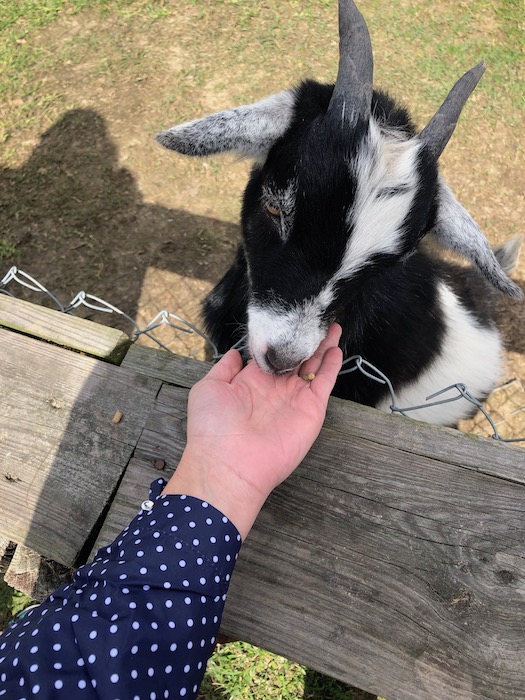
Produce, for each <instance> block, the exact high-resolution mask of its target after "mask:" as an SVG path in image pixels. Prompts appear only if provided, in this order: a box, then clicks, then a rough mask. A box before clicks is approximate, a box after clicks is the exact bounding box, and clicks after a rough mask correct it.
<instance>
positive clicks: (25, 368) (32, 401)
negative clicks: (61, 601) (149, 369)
mask: <svg viewBox="0 0 525 700" xmlns="http://www.w3.org/2000/svg"><path fill="white" fill-rule="evenodd" d="M0 367H1V368H2V369H1V373H0V397H1V401H0V502H1V503H2V507H1V510H0V534H1V535H3V536H5V537H8V538H9V539H11V540H12V541H14V542H17V543H19V544H25V545H27V546H28V547H29V548H31V549H33V550H35V551H36V552H38V553H39V554H41V555H43V556H46V557H48V558H49V559H52V560H54V561H57V562H59V563H61V564H64V565H65V566H72V565H74V564H76V563H78V562H77V558H78V556H79V554H80V552H81V551H82V548H83V547H84V545H85V543H86V540H87V539H88V537H89V536H90V533H91V531H92V530H93V528H94V527H95V524H96V523H97V520H98V518H99V517H100V515H101V514H102V512H103V510H104V508H105V507H106V505H107V504H108V502H109V501H110V499H111V496H112V494H113V492H114V491H115V489H116V486H117V484H118V481H119V479H120V477H121V474H122V472H123V470H124V468H125V467H126V465H127V463H128V462H129V459H130V458H131V455H132V452H133V450H134V448H135V445H136V443H137V441H138V438H139V435H140V433H141V432H142V429H143V427H144V425H145V423H146V419H147V417H148V414H149V412H150V409H151V406H152V405H153V401H154V399H155V396H156V394H157V391H158V389H159V386H160V382H158V381H156V380H154V379H150V378H147V377H144V376H141V375H136V374H134V373H133V372H130V371H128V370H125V369H122V368H121V367H116V366H113V365H111V364H108V363H106V362H100V361H98V360H95V359H93V358H90V357H85V356H83V355H80V354H78V353H73V352H70V351H67V350H64V349H62V348H58V347H55V346H53V345H50V344H48V343H44V342H41V341H38V340H35V339H33V338H28V337H25V336H22V335H19V334H16V333H12V332H9V331H6V330H4V329H0ZM117 410H120V411H121V412H122V414H123V418H122V420H121V421H120V422H119V423H117V424H115V423H113V422H112V418H113V416H114V414H115V411H117Z"/></svg>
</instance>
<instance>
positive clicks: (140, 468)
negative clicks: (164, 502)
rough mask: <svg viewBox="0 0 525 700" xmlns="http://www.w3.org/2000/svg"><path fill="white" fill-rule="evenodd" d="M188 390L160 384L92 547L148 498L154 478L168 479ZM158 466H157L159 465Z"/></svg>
mask: <svg viewBox="0 0 525 700" xmlns="http://www.w3.org/2000/svg"><path fill="white" fill-rule="evenodd" d="M187 396H188V391H187V390H186V389H181V388H178V387H173V386H166V385H164V386H163V387H162V389H161V391H160V392H159V394H158V396H157V400H156V401H155V404H154V406H153V409H152V411H151V413H150V415H149V417H148V420H147V423H146V426H145V428H144V430H143V431H142V434H141V436H140V440H139V442H138V444H137V448H136V450H135V452H134V458H133V459H132V460H131V462H130V463H129V465H128V468H127V469H126V472H125V474H124V477H123V479H122V482H121V483H120V486H119V489H118V491H117V493H116V494H115V498H114V499H113V501H112V504H111V508H110V510H109V512H108V515H107V517H106V519H105V521H104V525H103V526H102V529H101V531H100V533H99V536H98V537H97V541H96V543H95V546H94V548H93V550H92V553H91V556H92V557H93V556H94V555H95V554H96V552H97V551H98V550H99V548H100V547H104V546H107V545H108V544H109V543H110V542H112V541H113V540H114V539H115V537H116V536H117V535H118V534H119V533H120V531H121V530H123V529H124V528H125V527H126V526H127V525H128V524H129V521H130V520H131V519H132V518H133V517H134V516H135V514H136V512H138V510H139V508H140V504H141V503H142V501H144V500H145V499H146V498H148V493H149V492H148V489H149V486H150V484H151V482H152V481H153V480H154V479H158V478H163V479H166V480H167V479H169V478H170V476H171V475H172V474H173V472H174V471H175V468H176V466H177V464H178V463H179V460H180V458H181V455H182V451H183V449H184V445H185V444H186V403H187ZM160 465H162V468H161V469H159V466H160Z"/></svg>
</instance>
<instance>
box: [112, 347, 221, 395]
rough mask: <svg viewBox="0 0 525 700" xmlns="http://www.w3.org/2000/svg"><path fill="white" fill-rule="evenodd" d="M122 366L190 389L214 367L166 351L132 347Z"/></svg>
mask: <svg viewBox="0 0 525 700" xmlns="http://www.w3.org/2000/svg"><path fill="white" fill-rule="evenodd" d="M122 366H123V367H127V368H128V369H132V370H134V371H135V372H138V373H140V374H145V375H146V376H148V377H155V379H161V380H162V381H163V382H168V384H175V385H177V386H185V387H187V388H190V387H192V386H193V385H194V384H195V382H198V381H199V379H202V378H203V377H204V375H205V374H207V372H208V371H209V369H210V367H211V366H212V365H211V364H210V363H208V362H199V360H193V359H191V358H190V357H183V356H182V355H175V354H174V353H171V352H166V351H165V350H156V349H155V348H148V347H145V346H144V345H132V346H131V348H130V349H129V350H128V352H127V354H126V357H125V358H124V360H123V361H122Z"/></svg>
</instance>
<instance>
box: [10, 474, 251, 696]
mask: <svg viewBox="0 0 525 700" xmlns="http://www.w3.org/2000/svg"><path fill="white" fill-rule="evenodd" d="M165 483H166V482H165V481H164V480H163V479H159V480H158V481H155V482H153V484H152V485H151V491H150V499H153V500H148V501H144V503H143V504H142V507H141V512H140V513H139V515H137V517H136V518H134V520H133V521H132V522H131V523H130V525H129V526H128V527H127V528H126V529H125V530H124V531H123V532H122V533H121V534H120V535H119V537H117V538H116V540H115V541H114V542H113V543H112V544H111V545H110V546H109V547H104V548H102V549H101V550H99V552H98V553H97V555H96V557H95V559H94V560H93V562H92V563H91V564H86V565H85V566H83V567H81V568H80V569H78V571H77V572H76V573H75V577H74V581H73V583H71V584H69V585H66V586H63V587H62V588H59V589H58V590H57V591H55V593H54V594H53V595H51V596H49V598H48V599H47V600H45V601H44V602H43V603H42V604H41V605H40V606H38V607H36V608H34V609H33V610H31V611H30V612H29V613H28V614H27V615H26V616H25V617H24V618H22V619H21V620H20V621H19V622H16V623H14V624H13V625H11V627H9V628H8V630H6V632H5V633H4V634H3V635H2V636H0V698H2V697H3V698H6V700H22V699H25V698H27V699H29V698H33V697H38V698H39V699H41V700H47V699H48V698H56V699H57V700H58V699H62V698H64V700H65V699H66V698H67V699H68V700H70V699H71V698H75V699H76V698H78V699H79V700H83V699H84V698H85V699H86V700H87V699H90V700H95V698H96V699H97V700H102V699H103V700H161V698H177V699H178V698H186V699H190V698H195V697H196V696H197V693H198V689H199V686H200V683H201V681H202V677H203V675H204V671H205V668H206V662H207V660H208V658H209V656H210V655H211V653H212V651H213V648H214V644H215V638H216V635H217V632H218V629H219V626H220V621H221V616H222V611H223V608H224V603H225V600H226V593H227V591H228V586H229V581H230V576H231V574H232V571H233V568H234V565H235V562H236V560H237V555H238V552H239V549H240V547H241V536H240V535H239V532H238V531H237V529H236V528H235V526H234V525H233V524H232V523H231V522H230V521H229V520H228V518H226V516H224V515H223V514H222V513H220V512H219V511H218V510H216V509H215V508H213V506H211V505H209V504H208V503H206V502H204V501H200V500H199V499H197V498H192V497H190V496H179V495H159V494H160V492H161V491H162V489H163V488H164V486H165Z"/></svg>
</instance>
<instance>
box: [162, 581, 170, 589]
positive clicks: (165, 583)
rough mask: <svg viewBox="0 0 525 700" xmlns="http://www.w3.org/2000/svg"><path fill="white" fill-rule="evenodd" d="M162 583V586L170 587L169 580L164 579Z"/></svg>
mask: <svg viewBox="0 0 525 700" xmlns="http://www.w3.org/2000/svg"><path fill="white" fill-rule="evenodd" d="M162 585H163V586H164V588H171V583H170V582H169V581H164V583H163V584H162Z"/></svg>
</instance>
